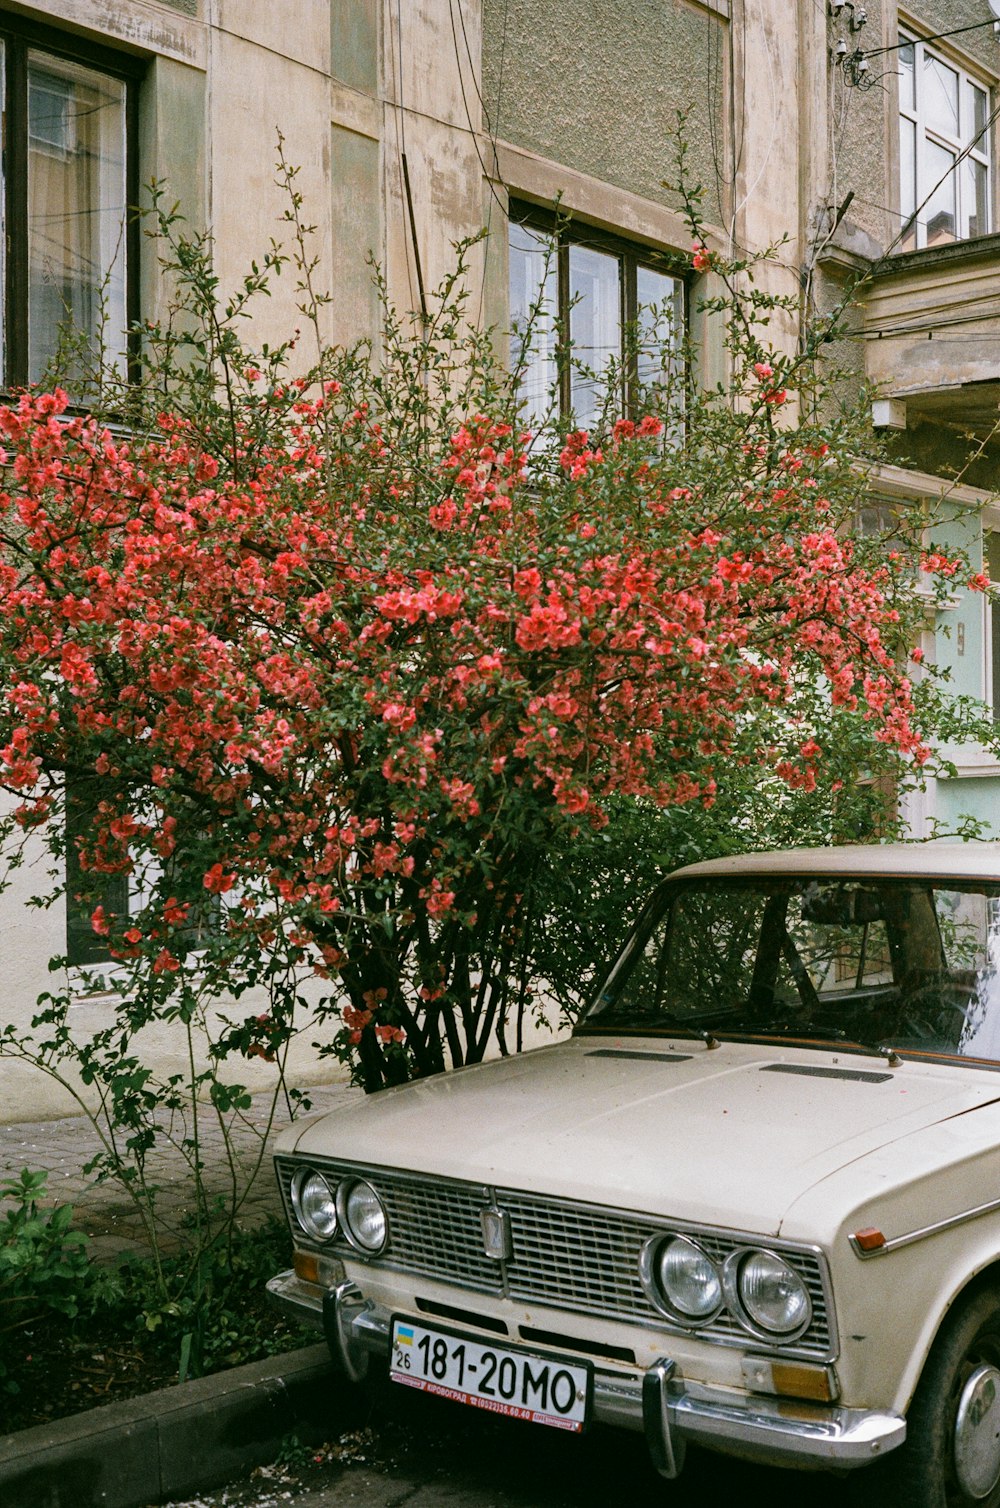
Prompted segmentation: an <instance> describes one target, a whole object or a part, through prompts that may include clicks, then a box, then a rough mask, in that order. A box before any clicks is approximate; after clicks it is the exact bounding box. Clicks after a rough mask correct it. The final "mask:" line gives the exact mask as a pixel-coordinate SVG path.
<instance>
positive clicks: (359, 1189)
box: [291, 1167, 389, 1256]
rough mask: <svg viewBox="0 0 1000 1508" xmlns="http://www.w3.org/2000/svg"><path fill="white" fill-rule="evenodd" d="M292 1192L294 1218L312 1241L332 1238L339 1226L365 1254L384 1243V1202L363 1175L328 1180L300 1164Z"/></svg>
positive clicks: (372, 1253) (385, 1235)
mask: <svg viewBox="0 0 1000 1508" xmlns="http://www.w3.org/2000/svg"><path fill="white" fill-rule="evenodd" d="M291 1196H292V1209H293V1210H294V1212H295V1218H296V1220H297V1221H298V1223H299V1225H300V1226H301V1227H302V1229H303V1230H304V1231H305V1233H306V1235H307V1236H311V1237H312V1239H313V1240H314V1241H332V1240H333V1238H334V1237H335V1236H336V1234H337V1232H338V1230H342V1231H343V1233H344V1235H345V1236H346V1237H347V1239H348V1241H350V1243H351V1245H352V1246H354V1247H356V1248H357V1250H358V1251H361V1252H364V1253H365V1254H366V1255H368V1256H374V1255H375V1254H376V1253H378V1252H380V1251H381V1250H382V1248H383V1246H384V1245H385V1242H386V1237H387V1236H388V1234H389V1223H388V1220H387V1219H386V1213H385V1206H384V1205H383V1203H382V1201H381V1199H380V1198H379V1196H378V1194H377V1193H376V1192H375V1190H374V1189H373V1188H372V1186H371V1184H370V1183H367V1182H366V1181H365V1180H364V1179H363V1178H344V1179H341V1180H340V1181H339V1182H331V1181H329V1180H328V1179H327V1178H326V1176H325V1175H324V1174H323V1173H319V1172H317V1171H316V1169H315V1168H308V1167H306V1168H299V1169H297V1171H296V1172H295V1173H294V1174H293V1175H292V1184H291Z"/></svg>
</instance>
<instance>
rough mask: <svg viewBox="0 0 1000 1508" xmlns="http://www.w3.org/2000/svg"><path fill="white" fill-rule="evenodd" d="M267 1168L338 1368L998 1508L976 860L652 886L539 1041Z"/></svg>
mask: <svg viewBox="0 0 1000 1508" xmlns="http://www.w3.org/2000/svg"><path fill="white" fill-rule="evenodd" d="M275 1162H276V1170H277V1176H278V1181H279V1184H280V1187H281V1191H282V1195H283V1198H284V1202H285V1208H286V1210H287V1214H288V1220H289V1224H290V1227H291V1231H292V1237H293V1247H294V1267H293V1268H292V1269H291V1270H290V1271H288V1272H286V1273H282V1274H280V1275H279V1276H277V1277H276V1278H274V1279H272V1281H271V1283H270V1284H269V1289H270V1292H271V1295H272V1298H273V1299H274V1301H275V1302H277V1303H278V1304H279V1305H280V1306H282V1307H283V1308H284V1309H285V1310H286V1311H288V1312H291V1313H292V1314H294V1315H297V1316H298V1317H299V1318H301V1319H303V1320H305V1321H306V1322H307V1323H312V1324H313V1325H315V1326H316V1327H317V1328H321V1329H322V1330H323V1331H324V1332H325V1334H326V1336H327V1339H328V1341H329V1344H330V1348H331V1351H332V1354H333V1356H334V1359H335V1361H336V1363H337V1365H338V1366H339V1367H340V1368H341V1369H342V1370H343V1371H344V1372H345V1373H346V1374H347V1375H348V1376H349V1377H350V1378H352V1379H354V1380H358V1381H359V1380H360V1379H362V1378H363V1377H364V1376H365V1375H366V1372H367V1370H368V1368H369V1367H370V1366H378V1367H382V1368H387V1369H388V1374H389V1376H390V1377H391V1378H392V1379H394V1380H395V1381H396V1382H398V1383H400V1384H403V1385H405V1386H407V1387H411V1388H419V1389H422V1390H426V1391H430V1392H434V1393H438V1394H442V1395H445V1396H447V1397H449V1398H453V1399H455V1400H457V1401H458V1402H461V1403H464V1404H467V1405H473V1406H476V1407H479V1408H486V1409H490V1410H493V1411H496V1412H499V1413H503V1414H508V1415H510V1416H512V1417H514V1418H518V1419H523V1420H530V1421H533V1422H535V1423H537V1424H541V1425H548V1426H555V1427H557V1428H560V1429H564V1430H576V1431H579V1430H582V1429H584V1428H586V1426H587V1424H588V1422H589V1421H591V1420H594V1419H597V1420H605V1421H610V1422H613V1423H615V1424H619V1425H623V1426H625V1427H628V1428H633V1429H641V1430H643V1431H644V1432H645V1435H646V1439H647V1441H648V1444H649V1448H650V1451H651V1453H652V1457H653V1461H654V1463H655V1465H656V1466H657V1468H658V1470H659V1471H660V1472H661V1473H662V1474H663V1475H664V1476H666V1477H672V1476H675V1475H676V1474H677V1473H678V1472H679V1471H680V1470H681V1467H682V1463H683V1460H684V1451H685V1446H686V1443H687V1442H688V1441H692V1442H698V1443H699V1444H701V1445H705V1446H709V1447H712V1448H714V1449H718V1450H722V1451H727V1452H731V1453H735V1454H739V1455H743V1456H746V1457H748V1458H751V1459H756V1460H760V1461H765V1462H771V1463H776V1464H783V1465H787V1466H792V1467H803V1468H813V1469H816V1468H821V1469H822V1468H828V1469H835V1470H844V1469H848V1468H863V1469H864V1476H863V1477H860V1476H859V1477H857V1478H856V1479H855V1480H856V1481H857V1482H858V1483H859V1484H860V1483H861V1482H863V1481H864V1480H868V1481H870V1482H871V1483H872V1485H873V1486H877V1487H878V1490H879V1492H880V1501H882V1502H883V1503H889V1504H895V1503H902V1502H904V1501H906V1502H907V1503H908V1505H913V1508H919V1505H926V1508H930V1505H934V1508H944V1505H945V1504H947V1505H954V1504H964V1503H969V1504H972V1503H977V1504H983V1503H986V1504H991V1505H995V1504H998V1503H1000V845H985V844H981V845H973V844H969V845H936V844H930V845H924V846H921V845H914V846H902V845H901V846H883V847H857V848H837V849H810V850H806V849H802V850H792V851H789V852H785V853H775V854H767V855H761V854H755V855H750V856H745V857H740V858H730V859H722V860H715V861H711V862H707V863H702V864H695V865H692V866H689V867H688V868H685V869H682V870H679V871H678V872H676V873H675V874H673V875H672V876H671V877H670V878H669V879H667V880H666V882H665V883H664V884H663V885H662V886H661V887H660V888H659V889H658V890H657V892H656V893H655V894H654V895H653V896H652V898H651V900H650V901H649V903H648V905H647V906H646V908H645V910H644V912H643V914H642V917H641V919H640V921H639V923H638V925H637V927H636V929H635V931H634V933H633V934H632V936H631V937H630V938H629V939H628V941H627V942H626V944H625V946H624V948H623V950H622V952H621V954H620V956H619V957H618V959H617V961H616V963H615V964H614V966H613V968H612V969H611V971H610V973H609V974H608V976H607V978H606V980H605V981H604V982H603V984H602V986H601V989H600V991H599V993H598V994H597V997H596V999H595V1001H594V1003H593V1005H592V1007H591V1009H590V1010H589V1012H588V1013H587V1014H586V1015H585V1016H584V1017H583V1018H582V1019H581V1021H580V1022H579V1024H578V1025H577V1027H576V1029H575V1031H574V1032H573V1035H572V1037H571V1039H570V1040H568V1041H565V1042H561V1043H558V1044H555V1045H552V1046H548V1047H543V1048H541V1049H538V1050H536V1051H534V1052H530V1053H526V1054H524V1055H523V1056H521V1057H517V1058H506V1059H503V1060H500V1061H497V1062H492V1063H488V1064H484V1065H481V1066H478V1067H474V1068H468V1069H463V1070H461V1071H459V1072H454V1073H449V1074H444V1075H442V1076H440V1077H438V1078H434V1079H428V1080H425V1081H423V1082H418V1083H414V1084H411V1085H406V1086H403V1087H401V1088H398V1089H392V1090H388V1091H386V1092H384V1093H382V1094H378V1095H375V1096H372V1097H370V1098H367V1099H364V1100H362V1101H360V1102H359V1103H357V1104H354V1105H350V1106H348V1107H346V1108H344V1109H341V1110H337V1111H334V1112H332V1113H330V1114H327V1115H325V1116H322V1117H320V1118H318V1119H316V1120H313V1121H311V1122H307V1123H305V1124H296V1125H294V1126H293V1127H292V1128H291V1129H289V1130H288V1131H287V1132H285V1134H284V1135H283V1136H282V1138H281V1140H280V1141H279V1143H278V1148H277V1153H276V1159H275Z"/></svg>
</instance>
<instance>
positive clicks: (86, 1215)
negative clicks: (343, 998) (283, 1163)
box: [0, 1084, 361, 1261]
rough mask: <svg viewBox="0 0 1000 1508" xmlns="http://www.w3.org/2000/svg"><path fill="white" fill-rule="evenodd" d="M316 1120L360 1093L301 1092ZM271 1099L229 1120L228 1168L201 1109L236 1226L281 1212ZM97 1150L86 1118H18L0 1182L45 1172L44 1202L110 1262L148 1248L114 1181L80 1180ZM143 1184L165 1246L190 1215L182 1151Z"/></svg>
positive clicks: (166, 1155) (6, 1138) (210, 1177)
mask: <svg viewBox="0 0 1000 1508" xmlns="http://www.w3.org/2000/svg"><path fill="white" fill-rule="evenodd" d="M307 1093H308V1096H309V1098H310V1099H311V1101H312V1106H313V1108H312V1110H311V1111H309V1112H308V1113H309V1114H310V1115H315V1114H317V1113H319V1112H322V1111H324V1110H329V1109H332V1108H333V1106H335V1105H338V1104H343V1103H345V1101H348V1100H351V1099H355V1098H357V1096H358V1095H360V1094H361V1090H359V1089H354V1088H352V1087H351V1086H350V1085H348V1084H322V1085H318V1086H316V1087H314V1088H311V1089H309V1090H308V1091H307ZM270 1106H271V1096H270V1095H269V1094H260V1095H255V1096H254V1102H253V1106H252V1108H251V1109H250V1110H248V1111H247V1112H245V1114H244V1115H243V1116H242V1117H241V1118H240V1119H239V1120H236V1121H234V1122H233V1129H232V1133H231V1143H232V1148H233V1153H234V1166H233V1167H232V1168H231V1167H230V1165H229V1161H228V1157H227V1154H226V1146H225V1141H224V1138H223V1135H222V1131H221V1128H220V1126H219V1123H218V1118H217V1117H216V1115H215V1113H214V1112H213V1110H212V1107H211V1106H210V1105H208V1106H203V1107H202V1113H201V1118H200V1124H199V1140H200V1145H201V1157H202V1162H203V1163H204V1166H205V1180H206V1184H207V1187H208V1188H209V1190H210V1191H211V1192H212V1193H213V1194H214V1193H219V1194H222V1195H224V1196H225V1197H226V1199H227V1200H228V1199H229V1198H230V1197H231V1196H232V1191H233V1187H234V1184H235V1188H236V1190H237V1194H238V1196H239V1197H240V1198H241V1208H240V1223H241V1224H253V1223H255V1222H258V1221H260V1220H262V1219H264V1217H265V1216H266V1215H268V1214H271V1213H273V1214H276V1215H278V1214H280V1213H281V1204H280V1200H279V1197H278V1191H277V1186H276V1184H275V1180H274V1172H273V1170H272V1166H271V1156H270V1151H269V1147H270V1144H271V1143H272V1142H273V1140H274V1137H275V1136H276V1135H277V1133H278V1131H280V1130H281V1129H282V1128H283V1127H284V1126H286V1125H287V1124H288V1122H289V1119H290V1117H289V1115H288V1112H287V1108H286V1107H285V1105H284V1104H283V1103H281V1104H279V1106H278V1109H277V1110H276V1112H275V1116H274V1121H273V1125H272V1128H271V1131H270V1134H269V1136H268V1139H267V1149H265V1146H264V1141H263V1137H264V1134H265V1131H266V1129H267V1119H268V1114H269V1112H270ZM99 1150H100V1140H99V1137H98V1135H97V1132H96V1131H95V1129H94V1127H93V1126H92V1125H91V1123H90V1122H89V1121H88V1120H87V1118H86V1117H85V1116H82V1115H80V1116H67V1117H66V1118H64V1119H62V1120H50V1121H23V1122H20V1123H16V1124H14V1125H0V1181H4V1180H5V1179H6V1178H7V1177H8V1176H11V1175H12V1176H14V1177H16V1176H17V1175H18V1174H19V1173H20V1171H21V1169H22V1168H30V1169H31V1170H32V1171H35V1170H37V1169H40V1168H45V1169H47V1170H48V1174H49V1181H48V1199H47V1202H52V1203H59V1204H72V1205H73V1206H74V1208H75V1210H76V1216H75V1220H74V1224H75V1225H76V1227H77V1228H78V1229H80V1230H82V1231H85V1232H86V1233H87V1235H88V1236H91V1237H93V1249H94V1253H95V1255H96V1256H98V1257H99V1258H100V1257H103V1258H105V1259H106V1260H109V1261H110V1260H114V1258H116V1257H117V1256H119V1255H122V1254H124V1253H129V1252H138V1253H142V1252H145V1251H147V1250H148V1245H147V1241H146V1238H145V1236H144V1233H143V1228H142V1221H141V1219H140V1218H139V1215H138V1213H137V1211H136V1208H135V1205H134V1204H133V1202H132V1200H131V1199H130V1198H129V1196H128V1194H127V1193H126V1192H125V1191H124V1190H123V1189H122V1188H121V1186H120V1185H119V1184H118V1183H116V1182H111V1181H108V1182H106V1183H102V1184H95V1183H94V1182H93V1180H92V1179H90V1178H87V1177H86V1176H85V1175H84V1172H83V1169H84V1166H85V1165H86V1163H88V1162H89V1161H90V1159H91V1158H92V1157H93V1156H94V1154H95V1153H96V1152H97V1151H99ZM147 1179H148V1181H149V1182H150V1183H152V1184H156V1185H158V1186H159V1188H160V1190H161V1192H160V1194H159V1196H158V1202H157V1208H158V1211H159V1215H160V1219H161V1220H162V1221H163V1227H164V1230H165V1232H166V1244H167V1246H168V1247H169V1245H170V1234H169V1233H170V1232H171V1231H172V1230H174V1229H177V1228H178V1227H179V1226H180V1224H181V1222H182V1221H183V1220H184V1218H185V1216H186V1215H188V1214H189V1213H190V1212H191V1211H192V1207H193V1199H192V1192H193V1190H192V1177H191V1172H190V1169H189V1167H188V1166H187V1164H186V1162H185V1160H184V1157H183V1155H182V1154H181V1152H179V1151H178V1150H176V1148H170V1147H167V1148H166V1149H165V1150H164V1151H157V1152H156V1153H155V1154H152V1155H151V1156H150V1158H149V1160H148V1166H147Z"/></svg>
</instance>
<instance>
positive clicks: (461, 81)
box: [396, 0, 507, 214]
mask: <svg viewBox="0 0 1000 1508" xmlns="http://www.w3.org/2000/svg"><path fill="white" fill-rule="evenodd" d="M396 3H397V5H398V3H399V0H396ZM455 4H456V0H448V17H449V20H450V21H451V40H452V45H453V48H454V52H455V63H456V66H457V68H458V87H459V89H460V90H461V93H462V108H463V110H464V111H465V118H466V120H467V121H468V124H469V131H470V133H471V135H472V145H473V147H474V148H475V152H476V156H477V157H478V158H479V166H480V167H481V168H482V170H483V177H484V178H485V179H486V182H487V184H488V185H489V190H490V193H491V194H492V196H493V198H494V199H495V200H496V202H497V204H498V205H499V207H500V211H501V213H502V214H506V213H507V206H506V205H505V204H504V202H503V200H502V199H501V198H500V195H499V194H498V193H497V191H496V189H495V188H494V187H493V178H492V177H491V175H490V170H489V168H488V167H487V166H486V163H485V162H484V161H483V154H482V152H481V151H480V150H479V133H478V131H477V129H476V127H475V126H474V125H473V123H472V115H471V113H470V111H469V100H468V96H467V95H466V92H465V76H464V73H463V69H462V57H461V54H460V52H459V50H458V32H457V31H456V30H455ZM458 4H459V14H460V15H461V0H458ZM470 60H471V55H470ZM474 74H475V69H473V75H474ZM477 93H478V89H477ZM479 99H480V103H482V95H480V96H479ZM495 155H496V153H495V151H494V156H495ZM504 186H505V187H506V185H504Z"/></svg>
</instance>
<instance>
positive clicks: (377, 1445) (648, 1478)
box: [175, 1385, 848, 1508]
mask: <svg viewBox="0 0 1000 1508" xmlns="http://www.w3.org/2000/svg"><path fill="white" fill-rule="evenodd" d="M349 1416H353V1417H349ZM846 1485H847V1484H846V1483H845V1481H844V1479H842V1478H837V1477H831V1476H826V1475H821V1474H809V1475H808V1476H806V1475H803V1474H802V1473H799V1472H785V1471H774V1470H767V1469H764V1468H760V1467H754V1466H749V1465H747V1464H746V1463H743V1462H737V1461H729V1460H725V1459H724V1458H722V1457H720V1456H713V1455H710V1454H708V1453H705V1452H694V1451H692V1452H689V1455H688V1460H687V1463H686V1465H685V1468H684V1471H683V1473H682V1475H681V1476H680V1477H679V1478H678V1479H677V1480H676V1481H674V1482H665V1481H662V1480H661V1479H660V1478H659V1477H657V1475H656V1474H655V1472H654V1471H653V1469H652V1467H651V1466H650V1464H649V1461H648V1457H647V1454H646V1447H645V1443H644V1441H643V1439H642V1437H641V1436H639V1435H635V1434H627V1433H624V1432H621V1431H615V1430H610V1429H606V1428H596V1429H594V1430H593V1431H592V1432H591V1433H590V1434H589V1435H587V1436H585V1437H583V1438H579V1437H576V1436H568V1435H564V1434H562V1433H560V1432H559V1431H556V1430H551V1429H546V1428H544V1427H541V1426H537V1425H528V1424H519V1423H512V1422H510V1421H507V1420H501V1419H496V1418H492V1417H490V1416H488V1415H483V1414H479V1413H475V1412H473V1411H472V1410H471V1409H464V1408H462V1407H461V1406H459V1405H457V1404H453V1403H446V1402H443V1401H442V1400H440V1399H434V1398H427V1397H422V1396H419V1395H416V1394H412V1393H408V1392H405V1391H404V1390H403V1389H401V1388H391V1387H390V1386H389V1385H386V1386H385V1387H384V1388H383V1389H381V1390H380V1391H379V1393H378V1394H377V1395H376V1397H375V1401H374V1404H373V1405H372V1406H370V1407H366V1408H364V1409H359V1408H354V1407H352V1406H351V1405H350V1404H347V1405H344V1404H343V1403H341V1405H340V1406H339V1407H338V1409H337V1411H336V1413H335V1415H334V1417H332V1418H331V1434H330V1439H329V1440H328V1441H327V1443H326V1444H324V1445H323V1446H320V1447H311V1446H310V1447H306V1446H303V1445H300V1444H299V1443H298V1442H297V1441H293V1440H288V1441H286V1446H285V1451H284V1459H283V1461H282V1462H281V1463H279V1464H278V1465H277V1466H275V1467H265V1468H263V1469H261V1470H259V1471H258V1472H256V1473H255V1474H254V1475H253V1476H252V1477H250V1478H248V1479H247V1480H246V1481H243V1482H237V1483H232V1484H230V1486H228V1487H225V1488H223V1489H221V1490H220V1491H219V1492H215V1493H209V1494H206V1495H204V1496H201V1497H198V1498H192V1499H188V1500H187V1501H186V1502H185V1503H184V1504H183V1505H181V1504H177V1505H175V1508H285V1505H286V1504H288V1503H293V1504H295V1505H296V1508H404V1505H405V1508H620V1505H623V1504H629V1505H643V1508H645V1505H647V1504H649V1505H654V1504H655V1505H662V1508H694V1505H696V1504H697V1505H698V1508H713V1505H716V1504H723V1503H728V1502H730V1501H733V1502H766V1503H767V1504H768V1508H793V1505H794V1508H801V1505H802V1504H803V1502H806V1501H807V1502H808V1503H809V1508H844V1505H845V1503H846V1501H847V1498H848V1493H847V1491H846Z"/></svg>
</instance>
